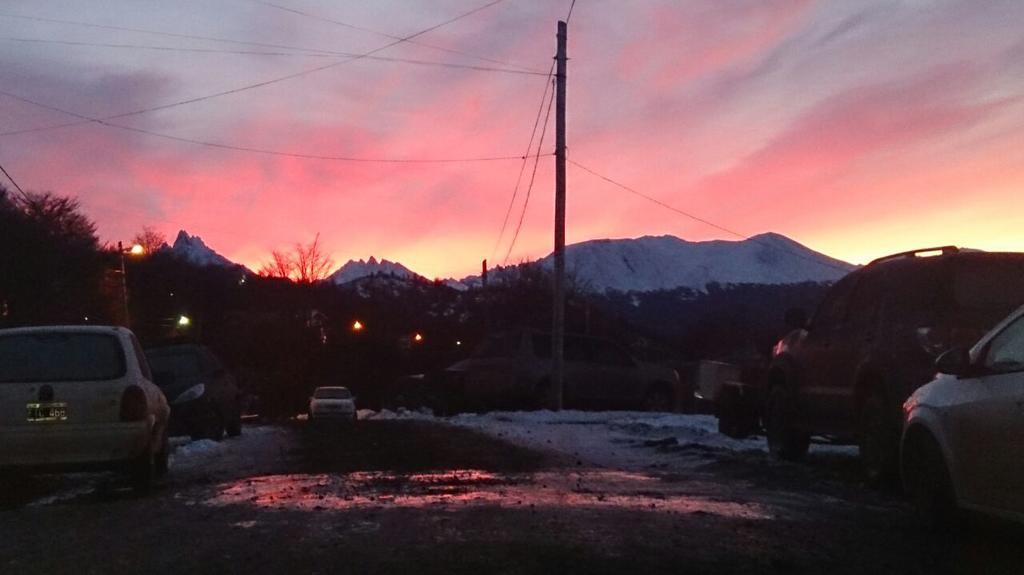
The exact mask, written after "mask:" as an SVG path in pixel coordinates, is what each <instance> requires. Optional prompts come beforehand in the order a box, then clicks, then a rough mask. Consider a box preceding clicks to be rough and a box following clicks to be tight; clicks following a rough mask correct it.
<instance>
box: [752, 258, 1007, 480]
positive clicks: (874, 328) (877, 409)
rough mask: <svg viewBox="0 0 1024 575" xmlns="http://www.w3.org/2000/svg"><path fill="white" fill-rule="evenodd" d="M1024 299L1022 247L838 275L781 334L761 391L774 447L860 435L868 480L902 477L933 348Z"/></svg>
mask: <svg viewBox="0 0 1024 575" xmlns="http://www.w3.org/2000/svg"><path fill="white" fill-rule="evenodd" d="M1021 304H1024V253H985V252H975V251H966V250H959V249H957V248H955V247H943V248H934V249H928V250H919V251H915V252H906V253H900V254H896V255H893V256H888V257H885V258H881V259H878V260H875V261H873V262H871V263H870V264H868V265H866V266H864V267H862V268H860V269H858V270H856V271H854V272H852V273H850V274H849V275H847V276H846V277H844V278H843V279H841V280H839V281H838V282H836V284H835V285H834V286H832V288H831V289H830V290H829V292H828V293H827V294H826V295H825V298H824V300H823V301H822V302H821V304H820V305H819V306H818V310H817V312H816V313H815V314H814V317H813V318H812V319H811V320H810V322H806V321H804V317H802V316H803V314H802V313H789V314H787V316H789V317H787V322H789V323H790V324H791V326H792V327H794V328H795V329H794V331H793V332H791V333H790V334H789V335H787V336H786V337H785V338H783V339H782V340H781V341H780V342H779V343H778V344H776V347H775V350H774V353H773V358H772V364H771V367H770V369H769V374H768V379H767V389H766V390H765V392H766V395H765V398H766V402H765V411H764V424H765V430H766V435H767V437H768V447H769V450H770V451H771V452H772V454H774V455H776V456H777V457H780V458H783V459H798V458H800V457H802V456H803V455H804V454H805V453H806V452H807V448H808V444H809V441H810V436H811V435H823V436H830V437H831V438H832V439H833V440H834V441H836V442H843V443H858V444H859V445H860V453H861V459H862V461H863V464H864V468H865V471H866V473H867V476H868V479H869V481H871V482H872V483H874V484H881V483H885V482H887V481H888V480H890V479H893V478H894V476H895V471H896V469H897V466H896V462H897V455H898V445H899V434H900V425H901V419H902V411H901V408H902V405H903V402H904V400H906V398H907V397H908V396H909V395H910V393H911V392H913V391H914V390H915V389H917V388H918V387H920V386H921V385H924V384H925V383H927V382H928V381H929V380H930V379H931V378H932V377H933V376H934V374H935V365H934V362H935V358H936V357H938V355H939V354H941V353H942V352H943V351H945V350H947V349H949V348H951V347H953V346H956V345H967V346H969V345H970V344H972V343H974V342H975V341H976V340H977V339H978V338H979V337H980V336H981V335H983V334H984V333H985V331H986V330H987V329H989V328H991V327H992V326H993V325H995V324H996V323H997V322H998V321H999V320H1000V319H1002V318H1003V317H1005V316H1006V315H1007V314H1009V313H1010V312H1011V311H1013V310H1014V309H1016V308H1017V307H1019V306H1020V305H1021Z"/></svg>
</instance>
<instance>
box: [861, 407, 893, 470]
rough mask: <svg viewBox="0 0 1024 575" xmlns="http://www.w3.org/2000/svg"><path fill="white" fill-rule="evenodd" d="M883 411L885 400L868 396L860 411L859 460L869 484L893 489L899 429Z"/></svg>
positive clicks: (884, 409)
mask: <svg viewBox="0 0 1024 575" xmlns="http://www.w3.org/2000/svg"><path fill="white" fill-rule="evenodd" d="M893 419H894V418H893V417H892V416H891V415H890V414H889V413H888V410H886V402H885V397H884V396H883V395H882V393H880V392H878V391H873V392H871V393H870V394H869V395H868V397H867V399H865V400H864V404H863V405H862V406H861V410H860V459H861V464H862V465H863V467H864V474H865V476H866V477H867V481H868V484H870V485H871V486H873V487H879V488H892V487H896V485H897V482H896V478H897V472H898V469H899V467H898V466H899V426H898V425H897V424H896V423H895V422H894V421H893Z"/></svg>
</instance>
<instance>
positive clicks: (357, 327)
mask: <svg viewBox="0 0 1024 575" xmlns="http://www.w3.org/2000/svg"><path fill="white" fill-rule="evenodd" d="M352 331H363V322H361V321H359V320H358V319H357V320H356V321H354V322H352Z"/></svg>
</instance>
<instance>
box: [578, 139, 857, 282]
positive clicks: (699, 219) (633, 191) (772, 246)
mask: <svg viewBox="0 0 1024 575" xmlns="http://www.w3.org/2000/svg"><path fill="white" fill-rule="evenodd" d="M566 161H568V162H569V163H570V164H572V165H574V166H576V167H577V168H580V169H581V170H583V171H585V172H587V173H589V174H591V175H592V176H596V177H597V178H600V179H602V180H604V181H606V182H608V183H609V184H612V185H614V186H616V187H618V188H620V189H623V190H625V191H627V192H629V193H631V194H634V195H636V196H639V197H641V198H643V199H645V200H647V201H649V202H652V203H655V204H657V205H659V206H661V207H663V208H666V209H668V210H671V211H673V212H675V213H677V214H680V215H682V216H685V217H687V218H689V219H691V220H694V221H697V222H700V223H702V224H704V225H706V226H710V227H712V228H715V229H716V230H719V231H723V232H725V233H727V234H729V235H732V236H736V237H738V238H740V239H744V240H750V241H752V242H755V243H758V244H761V245H763V246H765V247H768V248H770V249H773V250H776V251H780V252H783V253H786V254H789V255H791V256H793V257H797V258H800V259H802V260H807V261H809V262H813V263H816V264H818V265H821V266H825V267H828V268H832V269H835V270H839V271H842V272H844V273H845V272H848V271H850V270H848V269H846V268H842V267H840V266H837V265H833V264H830V263H827V262H823V261H820V260H816V259H813V258H809V257H807V256H805V255H803V254H800V253H798V252H794V251H792V250H788V249H786V248H783V247H782V246H778V245H775V244H771V243H768V242H765V241H762V240H759V239H757V238H753V237H751V236H748V235H746V234H741V233H740V232H737V231H734V230H730V229H729V228H726V227H724V226H720V225H718V224H716V223H714V222H712V221H709V220H706V219H704V218H702V217H700V216H695V215H693V214H691V213H689V212H685V211H683V210H681V209H679V208H677V207H675V206H672V205H670V204H666V203H665V202H663V201H661V200H659V199H657V198H655V197H652V196H648V195H647V194H645V193H643V192H640V191H639V190H636V189H634V188H631V187H629V186H627V185H625V184H622V183H620V182H617V181H615V180H613V179H611V178H609V177H608V176H605V175H603V174H600V173H598V172H596V171H594V170H592V169H590V168H588V167H586V166H584V165H583V164H581V163H579V162H577V161H576V160H573V159H572V158H566Z"/></svg>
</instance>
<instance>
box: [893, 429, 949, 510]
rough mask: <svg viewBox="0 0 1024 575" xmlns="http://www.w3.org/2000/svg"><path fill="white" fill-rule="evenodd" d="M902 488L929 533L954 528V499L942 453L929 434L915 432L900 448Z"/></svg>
mask: <svg viewBox="0 0 1024 575" xmlns="http://www.w3.org/2000/svg"><path fill="white" fill-rule="evenodd" d="M902 463H903V486H904V488H905V490H906V493H907V497H908V498H909V499H910V501H911V503H913V505H914V508H915V509H916V510H917V513H918V515H919V516H920V518H921V520H922V521H923V522H924V523H925V525H927V526H929V527H930V528H932V529H950V528H953V527H955V526H956V518H957V509H956V497H955V496H954V494H953V482H952V481H951V480H950V476H949V468H948V467H947V466H946V462H945V459H944V458H943V457H942V450H941V449H940V448H939V444H938V442H937V441H935V438H934V437H932V436H931V434H929V433H927V432H923V431H919V432H917V433H915V434H913V435H911V436H910V437H908V441H907V443H906V444H905V445H904V448H903V462H902Z"/></svg>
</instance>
